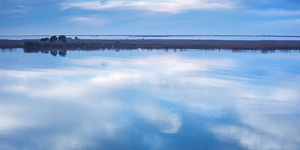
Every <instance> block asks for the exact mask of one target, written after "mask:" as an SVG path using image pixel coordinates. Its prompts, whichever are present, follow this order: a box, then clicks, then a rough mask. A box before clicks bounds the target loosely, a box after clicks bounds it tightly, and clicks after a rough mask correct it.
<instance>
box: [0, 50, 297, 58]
mask: <svg viewBox="0 0 300 150" xmlns="http://www.w3.org/2000/svg"><path fill="white" fill-rule="evenodd" d="M8 50H9V51H11V52H12V49H4V50H3V52H7V51H8ZM137 50H140V49H127V50H122V49H114V48H112V49H107V48H103V49H99V50H98V51H116V52H120V51H137ZM144 50H149V51H152V50H153V49H144ZM159 50H160V51H166V52H177V51H179V52H185V51H231V52H233V53H263V54H267V53H275V52H281V53H291V52H300V51H299V50H249V49H248V50H240V49H232V50H229V49H222V50H221V49H159ZM69 51H74V50H69ZM85 51H91V50H85ZM155 51H157V50H156V49H155ZM24 53H44V54H51V55H52V56H57V54H58V55H59V56H61V57H65V56H66V55H67V50H39V49H24Z"/></svg>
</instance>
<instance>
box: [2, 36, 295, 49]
mask: <svg viewBox="0 0 300 150" xmlns="http://www.w3.org/2000/svg"><path fill="white" fill-rule="evenodd" d="M0 48H2V49H4V48H24V50H25V51H40V50H99V49H124V50H126V49H139V48H140V49H207V50H209V49H231V50H266V51H267V50H300V41H299V40H191V39H188V40H186V39H182V40H181V39H129V40H104V39H103V40H88V39H80V40H74V39H71V40H70V39H69V40H68V41H67V42H61V41H55V42H49V41H45V42H41V41H39V40H0Z"/></svg>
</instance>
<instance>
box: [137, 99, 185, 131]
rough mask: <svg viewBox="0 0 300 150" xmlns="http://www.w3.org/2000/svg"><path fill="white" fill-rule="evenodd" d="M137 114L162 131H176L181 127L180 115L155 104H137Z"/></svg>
mask: <svg viewBox="0 0 300 150" xmlns="http://www.w3.org/2000/svg"><path fill="white" fill-rule="evenodd" d="M137 111H138V114H139V115H140V116H141V117H142V118H143V119H145V120H146V121H147V122H149V123H151V124H153V125H155V126H156V127H157V128H159V130H160V131H161V132H163V133H169V134H171V133H177V132H178V131H179V129H180V128H181V125H182V121H181V117H180V116H179V115H178V114H177V113H174V112H171V111H169V110H168V109H165V108H160V107H158V106H155V105H151V104H150V105H149V104H147V105H139V106H138V107H137Z"/></svg>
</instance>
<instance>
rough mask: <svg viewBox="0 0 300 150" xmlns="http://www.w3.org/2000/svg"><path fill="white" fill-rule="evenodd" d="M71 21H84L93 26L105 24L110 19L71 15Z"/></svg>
mask: <svg viewBox="0 0 300 150" xmlns="http://www.w3.org/2000/svg"><path fill="white" fill-rule="evenodd" d="M69 20H70V21H73V22H79V23H84V24H88V25H92V26H102V25H103V24H105V23H107V22H108V20H106V19H103V18H101V17H78V16H76V17H70V18H69Z"/></svg>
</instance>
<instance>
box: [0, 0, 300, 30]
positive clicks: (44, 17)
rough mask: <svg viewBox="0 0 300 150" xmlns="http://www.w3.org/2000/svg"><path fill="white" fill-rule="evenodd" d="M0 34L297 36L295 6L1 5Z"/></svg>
mask: <svg viewBox="0 0 300 150" xmlns="http://www.w3.org/2000/svg"><path fill="white" fill-rule="evenodd" d="M0 22H1V23H0V34H2V35H3V34H12V35H14V34H110V35H116V34H266V35H268V34H276V35H300V1H299V0H98V1H94V0H48V1H41V0H1V1H0Z"/></svg>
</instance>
